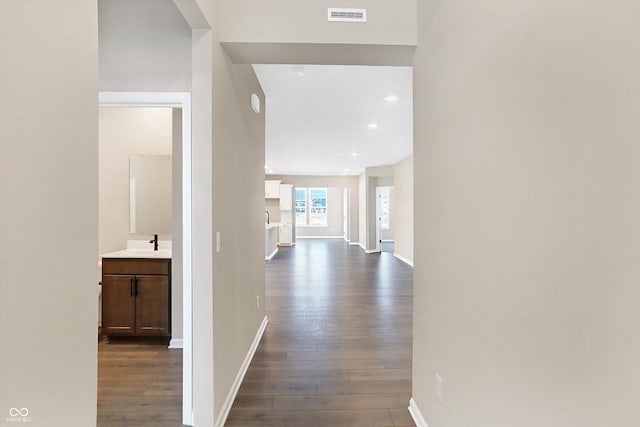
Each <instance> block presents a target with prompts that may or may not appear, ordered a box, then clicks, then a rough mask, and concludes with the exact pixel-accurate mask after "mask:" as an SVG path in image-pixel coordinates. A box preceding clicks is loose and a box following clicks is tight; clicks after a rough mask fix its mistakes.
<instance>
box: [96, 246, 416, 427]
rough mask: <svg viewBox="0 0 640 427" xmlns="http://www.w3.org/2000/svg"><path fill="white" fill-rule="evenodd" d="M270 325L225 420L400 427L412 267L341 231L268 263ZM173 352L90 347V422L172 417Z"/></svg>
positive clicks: (176, 365) (406, 422)
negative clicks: (93, 412) (93, 360)
mask: <svg viewBox="0 0 640 427" xmlns="http://www.w3.org/2000/svg"><path fill="white" fill-rule="evenodd" d="M266 279H267V301H266V308H267V315H268V317H269V325H268V326H267V330H266V332H265V335H264V337H263V339H262V341H261V343H260V346H259V348H258V350H257V352H256V355H255V358H254V360H253V362H252V363H251V366H250V367H249V370H248V372H247V374H246V376H245V379H244V382H243V384H242V386H241V388H240V391H239V393H238V396H237V398H236V401H235V403H234V405H233V408H232V410H231V413H230V415H229V418H228V420H227V423H226V424H225V425H226V426H227V427H239V426H242V427H252V426H256V427H257V426H272V427H276V426H277V427H320V426H321V427H392V426H393V427H407V426H414V425H415V424H414V423H413V421H412V420H411V417H410V416H409V413H408V411H407V406H408V404H409V399H410V397H411V334H412V304H413V301H412V300H413V297H412V294H413V271H412V269H411V268H410V267H408V266H406V265H405V264H403V263H402V262H400V261H398V260H397V259H395V258H394V257H393V255H392V254H389V253H382V254H369V255H365V254H364V253H363V251H362V249H360V248H359V247H357V246H349V245H347V244H346V243H345V242H344V241H342V240H299V241H298V244H297V245H296V246H295V247H294V248H291V249H289V248H281V250H280V252H279V253H278V254H277V255H276V257H275V258H274V259H273V260H272V261H270V262H267V263H266ZM181 405H182V351H181V350H169V349H167V348H166V344H164V343H157V342H156V343H154V342H153V341H147V342H145V343H140V342H139V341H137V340H133V341H127V340H122V341H112V342H110V343H105V342H101V343H100V344H99V345H98V422H97V426H98V427H115V426H121V427H125V426H126V427H129V426H132V427H133V426H135V427H144V426H154V427H177V426H181V425H182V423H181V418H182V415H181V414H182V407H181Z"/></svg>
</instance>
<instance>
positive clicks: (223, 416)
mask: <svg viewBox="0 0 640 427" xmlns="http://www.w3.org/2000/svg"><path fill="white" fill-rule="evenodd" d="M267 323H269V319H267V316H264V319H262V324H260V328H258V332H257V333H256V336H255V338H254V339H253V343H251V347H249V351H248V352H247V355H246V357H245V358H244V362H242V365H241V366H240V370H239V371H238V374H237V375H236V379H235V381H234V382H233V385H232V386H231V390H229V394H228V395H227V399H226V400H225V401H224V405H222V408H221V409H220V415H219V416H218V419H217V420H216V423H215V426H216V427H224V423H225V422H227V417H228V416H229V412H230V411H231V407H232V406H233V401H234V400H236V395H237V394H238V390H239V389H240V385H241V384H242V380H243V379H244V376H245V374H246V373H247V369H249V364H250V363H251V359H253V355H254V354H255V353H256V350H257V348H258V344H259V343H260V339H262V335H263V334H264V330H265V329H266V328H267Z"/></svg>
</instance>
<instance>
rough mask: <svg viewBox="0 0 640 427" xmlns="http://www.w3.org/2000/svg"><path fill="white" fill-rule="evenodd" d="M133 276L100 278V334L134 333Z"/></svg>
mask: <svg viewBox="0 0 640 427" xmlns="http://www.w3.org/2000/svg"><path fill="white" fill-rule="evenodd" d="M134 288H135V276H104V277H103V278H102V333H103V334H105V335H129V334H134V333H135V324H136V323H135V322H136V317H135V313H136V303H135V300H136V297H135V289H134Z"/></svg>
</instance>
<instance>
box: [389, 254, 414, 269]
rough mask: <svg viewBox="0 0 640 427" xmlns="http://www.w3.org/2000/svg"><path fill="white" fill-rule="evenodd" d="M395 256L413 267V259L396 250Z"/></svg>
mask: <svg viewBox="0 0 640 427" xmlns="http://www.w3.org/2000/svg"><path fill="white" fill-rule="evenodd" d="M393 256H394V257H396V258H398V259H399V260H400V261H402V262H404V263H405V264H408V265H410V266H411V267H413V261H409V260H408V259H407V258H405V257H403V256H402V255H398V253H397V252H394V253H393Z"/></svg>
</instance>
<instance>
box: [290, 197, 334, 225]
mask: <svg viewBox="0 0 640 427" xmlns="http://www.w3.org/2000/svg"><path fill="white" fill-rule="evenodd" d="M328 223H329V221H328V215H327V189H326V188H296V225H302V226H305V225H308V226H315V227H326V226H327V225H328Z"/></svg>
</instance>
